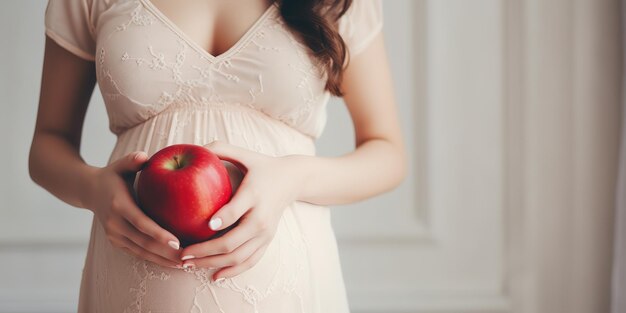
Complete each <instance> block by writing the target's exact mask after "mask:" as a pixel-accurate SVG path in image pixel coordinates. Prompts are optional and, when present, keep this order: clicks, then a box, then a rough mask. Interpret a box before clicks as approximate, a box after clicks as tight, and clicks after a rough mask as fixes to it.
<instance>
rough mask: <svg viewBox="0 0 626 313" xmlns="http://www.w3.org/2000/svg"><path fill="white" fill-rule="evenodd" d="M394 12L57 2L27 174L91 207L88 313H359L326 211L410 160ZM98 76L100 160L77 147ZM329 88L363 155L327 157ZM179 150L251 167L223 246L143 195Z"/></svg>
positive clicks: (230, 208) (373, 2) (365, 1)
mask: <svg viewBox="0 0 626 313" xmlns="http://www.w3.org/2000/svg"><path fill="white" fill-rule="evenodd" d="M381 10H382V9H381V2H380V0H357V1H354V3H351V1H347V0H343V1H342V0H337V1H329V0H326V1H313V0H311V1H301V0H298V1H295V0H282V1H278V2H274V3H270V2H268V0H247V1H244V0H231V1H218V0H185V1H166V0H158V1H157V0H152V1H151V0H72V1H68V0H49V2H48V7H47V9H46V15H45V25H46V34H47V37H46V48H45V49H46V50H45V57H44V66H43V78H42V86H41V87H42V88H41V95H40V103H39V111H38V115H37V124H36V129H35V133H34V137H33V142H32V146H31V152H30V163H29V167H30V173H31V176H32V178H33V180H34V181H35V182H37V183H38V184H39V185H41V186H42V187H44V188H45V189H47V190H48V191H49V192H51V193H52V194H54V195H55V196H57V197H58V198H60V199H61V200H63V201H65V202H67V203H69V204H71V205H73V206H76V207H80V208H85V209H88V210H90V211H92V212H93V213H94V219H93V223H92V231H91V237H90V242H89V248H88V251H87V257H86V260H85V267H84V269H83V276H82V281H81V289H80V297H79V312H226V313H228V312H324V313H330V312H348V304H347V300H346V295H345V290H344V284H343V279H342V276H341V268H340V264H339V258H338V254H337V247H336V241H335V237H334V233H333V231H332V229H331V225H330V213H329V208H328V207H327V205H334V204H344V203H351V202H355V201H359V200H362V199H366V198H368V197H371V196H374V195H377V194H380V193H383V192H385V191H388V190H390V189H392V188H394V187H395V186H397V185H398V184H399V183H400V182H401V180H402V179H403V178H404V175H405V166H406V161H405V152H404V146H403V142H402V137H401V132H400V127H399V123H398V117H397V111H396V105H395V100H394V97H393V92H392V85H391V79H390V73H389V68H388V64H387V60H386V55H385V48H384V43H383V37H382V33H381V26H382V12H381ZM96 82H97V83H98V86H99V88H100V91H101V93H102V96H103V98H104V102H105V104H106V108H107V112H108V116H109V121H110V129H111V131H112V132H113V133H115V134H116V135H117V143H116V145H115V148H114V150H113V151H112V154H111V156H110V160H109V163H108V165H107V166H106V167H103V168H98V167H94V166H90V165H88V164H86V163H85V162H84V161H83V160H82V159H81V157H80V153H79V151H80V150H79V148H80V140H81V129H82V125H83V120H84V116H85V111H86V109H87V104H88V102H89V98H90V96H91V94H92V91H93V88H94V85H95V83H96ZM331 95H337V96H343V98H344V100H345V103H346V105H347V107H348V109H349V111H350V114H351V117H352V120H353V122H354V128H355V132H356V149H355V150H354V151H353V152H351V153H349V154H346V155H344V156H341V157H317V156H315V145H314V144H315V139H316V138H318V137H319V135H320V134H321V132H322V129H323V127H324V124H325V121H326V120H325V106H326V103H327V101H328V99H329V97H330V96H331ZM175 143H194V144H199V145H205V146H206V147H207V148H208V149H210V150H212V151H213V152H215V153H216V154H217V155H218V156H220V158H222V159H223V160H225V161H230V162H232V163H234V164H237V165H238V166H239V167H240V168H241V170H242V172H243V173H245V176H244V178H243V181H242V182H241V185H240V186H239V188H238V189H237V190H236V192H235V194H234V196H233V198H232V199H231V201H230V202H229V203H227V204H226V205H225V206H224V207H222V208H221V209H220V210H219V211H218V212H217V213H216V214H215V216H214V218H213V219H211V221H208V222H207V227H211V228H212V229H215V230H223V229H225V228H228V227H229V226H231V225H233V224H234V223H235V222H237V221H239V224H236V226H235V227H234V228H232V229H230V230H229V231H228V232H226V233H225V234H224V235H223V236H221V237H219V238H217V239H212V240H209V241H206V242H201V243H198V244H194V245H190V246H187V247H180V243H179V241H178V239H177V238H176V237H174V236H173V235H172V234H171V233H169V232H168V231H166V230H164V229H163V228H161V227H160V226H159V225H157V224H156V223H155V222H153V221H152V220H150V219H149V218H148V217H147V216H145V215H144V214H143V213H142V211H141V210H140V209H139V208H138V207H137V205H136V203H135V202H134V200H133V193H132V188H131V185H132V179H133V178H134V177H135V175H136V173H137V171H138V170H139V169H140V168H141V166H142V164H143V163H144V162H145V161H146V159H147V158H148V156H149V155H151V154H153V153H154V152H156V151H158V150H160V149H161V148H163V147H165V146H168V145H171V144H175ZM382 209H386V208H381V210H382ZM381 221H384V217H382V218H381ZM372 279H376V274H375V271H374V270H372Z"/></svg>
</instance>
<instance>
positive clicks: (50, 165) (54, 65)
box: [28, 36, 96, 208]
mask: <svg viewBox="0 0 626 313" xmlns="http://www.w3.org/2000/svg"><path fill="white" fill-rule="evenodd" d="M45 47H46V48H45V49H46V50H45V56H44V62H43V72H42V78H41V90H40V92H39V109H38V111H37V122H36V124H35V133H34V135H33V141H32V144H31V149H30V155H29V162H28V165H29V172H30V176H31V178H32V179H33V181H35V182H36V183H37V184H39V185H40V186H42V187H43V188H45V189H46V190H48V191H49V192H50V193H52V194H53V195H55V196H56V197H58V198H59V199H61V200H63V201H65V202H66V203H69V204H70V205H73V206H76V207H81V208H86V205H85V199H84V198H83V196H84V195H86V192H85V191H86V187H87V184H86V182H88V181H89V179H88V176H89V175H91V173H93V171H94V168H93V167H91V166H89V165H87V164H86V163H85V162H84V161H83V159H82V158H81V156H80V154H79V150H80V141H81V134H82V127H83V121H84V118H85V113H86V111H87V105H88V103H89V98H90V97H91V94H92V92H93V88H94V86H95V82H96V79H95V69H94V63H93V62H89V61H86V60H83V59H80V58H77V57H75V56H73V55H72V54H70V53H68V52H67V51H65V50H64V49H63V48H61V47H60V46H58V45H57V44H56V43H55V42H54V41H52V40H51V39H49V38H48V37H47V36H46V45H45Z"/></svg>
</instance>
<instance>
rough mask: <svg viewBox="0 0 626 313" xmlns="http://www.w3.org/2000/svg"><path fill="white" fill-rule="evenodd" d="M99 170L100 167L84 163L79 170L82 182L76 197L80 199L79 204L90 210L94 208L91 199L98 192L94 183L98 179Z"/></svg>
mask: <svg viewBox="0 0 626 313" xmlns="http://www.w3.org/2000/svg"><path fill="white" fill-rule="evenodd" d="M101 170H102V168H100V167H96V166H91V165H87V164H85V166H84V167H83V168H82V169H81V172H80V176H81V179H80V180H81V182H82V183H81V184H80V186H79V187H80V188H79V190H78V192H79V197H78V199H79V201H80V206H81V207H82V208H84V209H87V210H89V211H92V212H93V209H94V207H93V204H92V200H93V199H94V196H95V193H96V192H98V190H97V189H98V188H97V187H96V183H97V181H98V178H97V177H98V175H99V173H100V171H101ZM94 213H95V212H94Z"/></svg>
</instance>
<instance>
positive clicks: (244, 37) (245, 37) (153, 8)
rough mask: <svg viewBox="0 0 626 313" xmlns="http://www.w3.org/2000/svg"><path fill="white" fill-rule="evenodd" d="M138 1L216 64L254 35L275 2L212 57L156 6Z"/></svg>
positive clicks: (149, 2) (148, 0)
mask: <svg viewBox="0 0 626 313" xmlns="http://www.w3.org/2000/svg"><path fill="white" fill-rule="evenodd" d="M139 1H141V3H143V4H144V6H145V7H146V8H147V9H148V10H150V11H151V12H152V13H153V14H154V15H155V16H156V17H157V18H158V19H159V20H161V22H163V23H164V24H165V25H166V26H167V27H168V28H169V29H170V30H171V31H173V32H174V33H176V34H177V35H178V36H179V37H180V38H181V39H182V40H184V41H185V42H186V43H187V44H189V45H190V46H191V47H192V48H194V49H195V50H197V51H198V52H199V53H200V54H202V55H203V56H204V57H206V58H207V59H209V60H211V61H213V62H217V61H219V60H221V59H224V58H226V57H228V56H230V55H231V54H233V53H234V52H236V51H237V50H238V48H239V47H241V46H242V45H243V44H245V43H246V42H247V41H248V38H250V37H251V36H252V35H254V33H255V32H256V29H257V28H259V26H260V25H261V24H262V23H263V21H264V20H265V18H266V17H267V16H268V15H269V13H270V12H271V11H272V9H273V8H274V7H276V2H272V4H270V5H269V7H267V9H265V11H264V12H263V13H262V14H261V15H260V16H259V17H258V18H257V19H256V21H254V23H253V24H252V26H250V28H248V29H247V30H246V32H245V33H244V34H243V35H242V36H241V37H240V38H239V39H238V40H237V41H236V42H235V43H234V44H233V45H232V46H230V48H228V49H226V50H225V51H224V52H222V53H220V54H218V55H213V54H211V53H209V52H208V51H207V50H205V49H204V48H203V47H202V46H200V45H199V44H198V43H197V42H195V41H194V40H193V39H191V37H189V36H188V35H187V34H186V33H185V32H184V31H182V29H180V28H179V27H178V25H176V24H175V23H174V22H173V21H172V20H170V18H169V17H167V15H165V14H164V13H163V12H161V10H160V9H159V8H158V7H157V6H155V5H154V4H153V3H152V1H151V0H139Z"/></svg>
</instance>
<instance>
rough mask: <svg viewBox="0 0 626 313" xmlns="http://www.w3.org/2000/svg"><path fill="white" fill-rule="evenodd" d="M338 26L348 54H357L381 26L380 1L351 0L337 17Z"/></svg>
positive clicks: (381, 6)
mask: <svg viewBox="0 0 626 313" xmlns="http://www.w3.org/2000/svg"><path fill="white" fill-rule="evenodd" d="M338 27H339V34H340V35H341V37H342V38H343V40H344V42H345V43H346V45H347V46H348V50H349V52H350V55H357V54H359V53H360V52H361V51H363V50H365V48H367V46H368V45H369V43H370V42H371V41H372V40H373V39H374V37H376V35H377V34H378V33H379V32H380V31H381V30H382V28H383V4H382V1H381V0H354V1H352V5H351V6H350V8H348V10H347V11H346V13H345V14H344V15H343V16H342V17H341V18H340V19H339V24H338Z"/></svg>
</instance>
